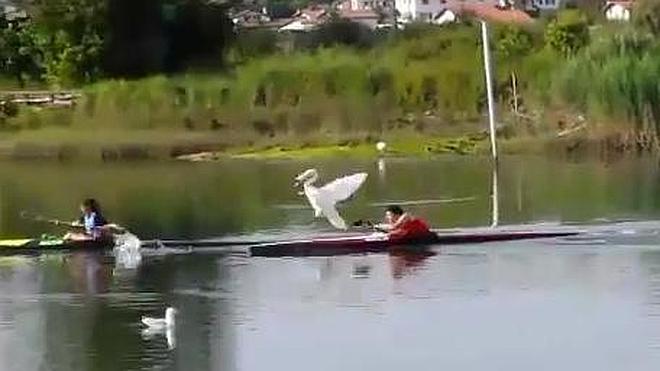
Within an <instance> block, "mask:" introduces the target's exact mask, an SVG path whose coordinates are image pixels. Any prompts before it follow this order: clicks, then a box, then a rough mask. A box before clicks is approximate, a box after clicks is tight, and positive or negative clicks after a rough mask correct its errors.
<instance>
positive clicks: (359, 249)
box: [249, 231, 578, 257]
mask: <svg viewBox="0 0 660 371" xmlns="http://www.w3.org/2000/svg"><path fill="white" fill-rule="evenodd" d="M577 234H578V232H575V231H545V232H543V231H541V232H539V231H484V232H446V233H431V234H429V235H428V236H425V237H422V238H416V239H414V240H391V239H388V238H387V237H385V236H383V235H374V234H369V235H356V236H347V237H335V238H317V239H306V240H297V241H287V242H272V243H265V244H260V245H255V246H251V247H250V248H249V249H250V255H252V256H263V257H282V256H329V255H341V254H359V253H366V252H380V251H386V250H390V249H412V250H414V249H415V248H417V249H419V248H420V247H425V246H426V247H427V246H431V245H455V244H474V243H485V242H497V241H515V240H529V239H541V238H556V237H567V236H573V235H577Z"/></svg>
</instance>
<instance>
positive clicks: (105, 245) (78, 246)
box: [0, 239, 114, 254]
mask: <svg viewBox="0 0 660 371" xmlns="http://www.w3.org/2000/svg"><path fill="white" fill-rule="evenodd" d="M113 246H114V244H113V242H112V241H65V240H62V239H53V240H41V239H16V240H0V254H2V253H5V254H6V253H21V252H35V251H39V252H41V251H44V252H45V251H72V250H105V249H111V248H112V247H113Z"/></svg>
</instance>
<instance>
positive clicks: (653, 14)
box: [632, 0, 660, 36]
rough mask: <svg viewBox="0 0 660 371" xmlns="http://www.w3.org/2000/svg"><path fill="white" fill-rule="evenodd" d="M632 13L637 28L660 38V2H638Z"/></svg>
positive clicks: (642, 0) (644, 0) (641, 0)
mask: <svg viewBox="0 0 660 371" xmlns="http://www.w3.org/2000/svg"><path fill="white" fill-rule="evenodd" d="M632 13H633V21H634V23H635V25H636V26H638V27H640V28H643V29H645V30H647V31H648V32H650V33H651V34H653V35H655V36H660V0H637V1H636V2H635V5H634V7H633V10H632Z"/></svg>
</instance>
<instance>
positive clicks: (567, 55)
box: [0, 0, 660, 138]
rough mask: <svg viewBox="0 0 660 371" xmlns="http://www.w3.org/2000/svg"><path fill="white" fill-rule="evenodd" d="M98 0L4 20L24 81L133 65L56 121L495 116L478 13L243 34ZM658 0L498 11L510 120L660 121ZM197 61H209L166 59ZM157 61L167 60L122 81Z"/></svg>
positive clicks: (172, 11) (2, 53)
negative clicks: (628, 15)
mask: <svg viewBox="0 0 660 371" xmlns="http://www.w3.org/2000/svg"><path fill="white" fill-rule="evenodd" d="M101 3H102V1H101V0H55V1H51V0H43V2H37V3H36V10H34V11H33V12H32V14H33V17H34V18H33V20H32V21H30V22H22V23H11V22H8V21H7V20H2V21H1V22H0V31H1V32H2V39H1V40H0V68H1V69H2V73H3V74H4V75H5V76H11V77H12V78H15V79H16V80H17V81H18V82H20V83H24V82H25V81H27V80H30V79H36V80H42V81H47V82H48V83H49V84H52V85H63V86H69V85H79V84H80V85H82V84H85V83H87V82H91V81H95V80H98V79H99V78H101V77H103V78H112V77H120V78H119V79H106V80H107V81H102V82H100V83H96V84H91V85H87V86H86V87H85V89H84V96H83V98H82V100H81V104H79V105H78V106H77V107H76V108H75V109H74V110H73V112H72V113H70V114H67V115H66V117H63V116H58V117H57V122H58V125H61V123H62V122H65V123H66V124H70V125H74V126H80V127H82V126H85V127H89V126H93V127H116V126H121V127H124V128H140V129H147V128H157V127H169V128H182V129H186V130H194V129H198V128H200V129H214V130H215V129H218V128H232V130H235V131H236V132H238V131H241V130H246V128H247V130H252V131H256V132H257V133H258V134H259V135H262V136H264V137H267V138H271V137H277V136H286V135H291V134H295V135H327V134H329V133H342V134H345V133H349V132H360V133H380V132H383V131H385V130H390V129H396V128H401V127H411V128H413V129H414V130H419V131H425V130H434V129H438V128H440V127H450V126H451V124H452V123H465V122H476V123H480V122H481V121H482V120H483V112H484V96H485V92H484V77H483V70H482V65H481V63H482V61H481V55H482V51H481V47H482V46H481V42H480V37H479V29H478V27H476V26H475V25H472V24H470V23H469V22H468V23H466V24H460V25H450V26H445V27H432V26H428V25H418V24H413V25H409V26H408V27H407V28H406V30H404V31H395V30H392V31H380V32H377V31H370V30H368V29H366V28H365V27H363V26H360V25H357V24H353V23H350V22H347V21H342V20H334V21H333V22H331V23H329V24H327V25H326V26H324V27H321V28H320V29H319V30H317V31H316V32H313V33H310V34H307V35H304V39H303V40H302V41H301V40H296V39H291V38H290V36H288V35H280V34H276V33H274V32H271V31H265V30H261V31H254V32H251V33H239V34H238V36H237V38H236V39H234V34H233V32H232V31H231V30H230V27H229V26H228V25H227V24H226V23H225V22H226V21H227V20H226V17H224V10H223V9H222V8H214V7H210V8H209V6H208V5H206V3H205V2H202V1H201V0H199V1H196V0H180V1H174V0H172V1H169V2H166V1H160V2H157V1H150V2H139V4H138V3H135V2H133V1H129V0H111V1H109V2H107V3H105V2H103V4H101ZM62 4H68V5H75V6H73V7H66V6H64V5H62ZM154 4H156V5H154ZM657 4H658V2H657V0H639V1H638V2H637V5H636V8H635V10H634V11H635V12H634V14H635V22H632V23H631V24H625V25H612V24H602V23H595V24H594V23H590V22H593V18H591V19H589V18H588V17H586V16H585V15H584V14H583V13H581V12H580V11H578V10H575V9H569V10H566V11H562V12H560V13H559V14H558V15H557V16H555V17H554V18H550V19H548V20H547V21H546V23H542V22H543V21H539V22H538V24H537V25H535V26H532V27H531V28H520V27H517V26H513V25H505V26H502V25H495V26H494V27H493V32H492V42H491V45H492V48H493V51H494V55H495V61H496V66H495V67H496V69H495V70H496V72H497V73H496V79H497V81H496V94H497V98H498V102H499V103H500V110H499V113H500V115H501V117H502V120H506V119H507V117H508V116H507V115H508V114H509V113H515V115H514V116H513V117H518V116H520V117H532V118H543V117H544V113H545V112H546V111H548V110H557V108H560V109H561V110H565V111H571V112H579V113H581V114H585V115H588V116H589V117H590V118H591V119H593V120H598V121H601V122H603V121H608V122H617V123H626V124H625V125H620V127H625V128H626V130H628V129H633V130H642V131H655V132H659V131H660V130H659V129H660V111H659V110H658V107H660V98H659V97H660V86H659V85H658V83H657V82H658V81H660V42H659V41H658V37H657V36H658V34H659V30H660V26H659V25H660V21H658V20H659V19H660V8H659V7H658V6H657ZM63 9H66V10H63ZM199 66H201V67H204V73H200V72H199V70H197V72H196V73H186V74H182V73H179V74H176V75H169V74H170V73H172V72H182V71H184V70H187V69H189V68H190V67H199ZM209 67H210V68H209ZM144 75H155V76H152V77H148V78H145V79H138V80H131V81H125V78H129V77H139V76H144ZM165 76H170V77H165ZM49 114H51V113H31V115H32V116H30V117H28V118H26V116H23V117H19V118H17V119H16V120H17V121H15V122H16V123H17V125H19V126H20V123H21V121H20V120H36V118H39V119H40V120H44V121H48V120H49V118H48V117H47V115H49ZM19 116H20V115H19ZM35 117H36V118H35ZM539 122H541V121H540V119H539V120H537V121H536V122H535V123H534V124H535V125H539Z"/></svg>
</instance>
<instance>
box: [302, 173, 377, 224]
mask: <svg viewBox="0 0 660 371" xmlns="http://www.w3.org/2000/svg"><path fill="white" fill-rule="evenodd" d="M318 177H319V174H318V171H316V169H309V170H305V171H304V172H303V173H301V174H300V175H298V176H297V177H296V179H295V180H296V182H295V183H294V185H295V186H298V185H300V184H301V183H302V184H303V192H302V194H304V195H305V196H307V200H308V201H309V203H310V205H311V206H312V208H313V209H314V215H315V216H316V217H317V218H318V217H321V216H325V217H326V218H327V219H328V221H329V222H330V224H332V225H333V226H334V227H335V228H338V229H346V222H345V221H344V219H342V217H341V216H340V215H339V213H338V212H337V208H336V205H337V203H338V202H341V201H344V200H346V199H348V198H350V197H351V196H352V195H353V194H354V193H355V192H356V191H357V190H358V188H360V186H361V185H362V183H364V181H365V180H366V179H367V173H357V174H353V175H349V176H345V177H343V178H339V179H335V180H333V181H332V182H330V183H328V184H326V185H324V186H323V187H320V188H318V187H315V186H314V183H315V182H316V180H318Z"/></svg>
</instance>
